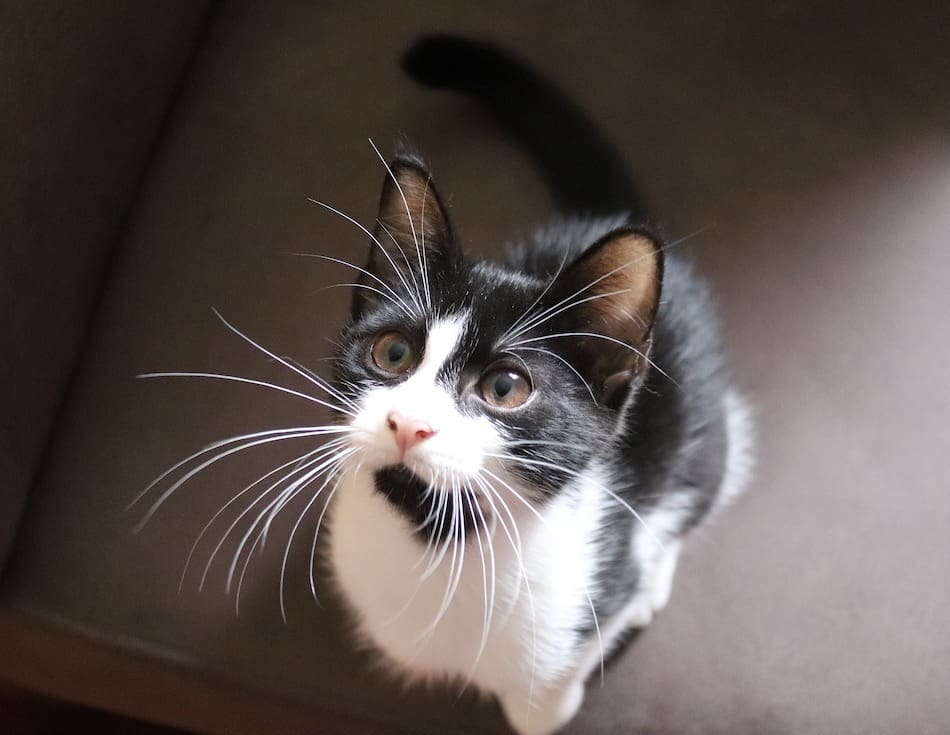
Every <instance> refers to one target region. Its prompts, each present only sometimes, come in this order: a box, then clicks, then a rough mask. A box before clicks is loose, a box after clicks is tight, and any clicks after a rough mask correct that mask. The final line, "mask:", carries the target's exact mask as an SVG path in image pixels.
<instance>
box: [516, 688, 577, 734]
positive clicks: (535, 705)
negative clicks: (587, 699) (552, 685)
mask: <svg viewBox="0 0 950 735" xmlns="http://www.w3.org/2000/svg"><path fill="white" fill-rule="evenodd" d="M499 699H500V700H501V708H502V710H504V712H505V717H506V718H508V724H509V725H511V727H512V729H513V730H515V732H517V733H518V735H550V733H553V732H556V731H557V730H560V729H561V728H562V727H564V725H566V724H567V723H568V722H569V721H570V720H571V719H572V718H573V717H574V715H576V714H577V710H579V709H580V706H581V703H582V702H583V701H584V685H583V684H582V683H581V682H574V683H572V684H570V685H569V686H567V687H564V688H563V689H558V690H556V691H554V692H548V693H546V694H535V695H534V697H533V701H532V702H531V703H530V704H529V702H528V694H527V692H524V691H517V692H509V693H507V694H503V695H501V696H500V697H499Z"/></svg>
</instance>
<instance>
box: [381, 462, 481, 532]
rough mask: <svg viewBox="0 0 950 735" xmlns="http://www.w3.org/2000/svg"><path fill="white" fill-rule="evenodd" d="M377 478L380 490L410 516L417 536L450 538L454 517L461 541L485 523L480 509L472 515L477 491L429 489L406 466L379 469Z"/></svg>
mask: <svg viewBox="0 0 950 735" xmlns="http://www.w3.org/2000/svg"><path fill="white" fill-rule="evenodd" d="M373 481H374V483H375V487H376V492H378V493H379V494H380V495H382V496H383V497H384V498H386V499H387V500H388V501H389V502H390V504H392V506H393V507H394V508H395V509H396V510H397V511H399V512H400V513H402V514H403V515H404V516H406V518H407V519H408V520H409V522H410V523H411V524H412V526H413V529H414V531H415V533H416V535H417V536H419V537H421V538H423V539H425V540H427V541H428V540H429V539H433V540H435V541H440V542H441V541H445V540H446V539H448V538H449V537H450V536H451V535H452V532H453V519H455V520H454V531H455V535H456V536H457V537H458V539H459V540H460V541H464V540H466V539H467V538H468V537H469V534H474V532H475V529H476V527H483V526H484V522H483V520H482V518H481V516H479V515H478V512H477V511H476V512H475V518H473V517H472V508H474V507H475V504H476V502H477V500H476V498H475V496H474V494H473V493H470V492H469V493H468V495H467V497H466V496H465V495H464V493H466V492H467V491H464V490H463V491H462V493H463V495H461V496H459V495H458V494H456V493H451V492H449V491H447V490H445V489H444V488H439V487H437V488H433V489H432V490H429V491H428V492H427V488H428V487H429V484H428V483H427V482H426V481H425V480H423V479H421V478H420V477H419V476H418V475H416V474H415V473H413V472H412V471H411V470H410V469H409V468H408V467H406V466H405V465H401V464H400V465H393V466H391V467H384V468H383V469H381V470H377V471H376V473H375V475H374V477H373ZM459 506H461V507H459ZM470 506H471V507H470ZM482 515H484V516H485V521H487V520H488V515H487V513H486V512H485V511H484V510H483V511H482ZM459 521H461V528H459Z"/></svg>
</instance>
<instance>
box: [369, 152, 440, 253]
mask: <svg viewBox="0 0 950 735" xmlns="http://www.w3.org/2000/svg"><path fill="white" fill-rule="evenodd" d="M390 170H391V171H392V176H389V175H387V177H386V180H385V181H384V183H383V192H382V196H381V198H380V203H379V221H380V222H381V223H382V224H383V225H384V226H385V227H386V229H387V230H388V231H389V233H390V234H392V236H393V237H395V238H396V239H397V240H398V241H399V242H400V243H401V244H402V245H403V246H405V245H407V244H409V245H411V246H412V248H413V250H414V249H415V246H416V243H417V242H418V244H419V247H422V245H423V242H424V243H425V245H426V246H427V247H428V246H430V245H438V244H440V243H443V242H444V241H445V240H446V239H447V238H448V236H449V234H450V229H449V225H448V218H447V217H446V213H445V209H444V207H443V206H442V203H441V200H440V199H439V195H438V192H437V191H436V188H435V185H434V184H433V182H432V175H431V174H430V173H429V172H428V171H426V170H425V169H424V168H423V167H422V166H421V164H417V163H415V162H413V161H407V160H403V159H396V160H395V161H393V163H392V164H391V165H390Z"/></svg>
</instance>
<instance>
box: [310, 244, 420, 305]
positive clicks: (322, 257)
mask: <svg viewBox="0 0 950 735" xmlns="http://www.w3.org/2000/svg"><path fill="white" fill-rule="evenodd" d="M380 247H382V246H380ZM291 255H299V256H300V257H302V258H319V259H320V260H329V261H330V262H331V263H339V264H340V265H345V266H346V267H348V268H352V269H353V270H357V271H359V272H360V273H363V274H364V275H367V276H369V277H370V278H372V279H373V280H374V281H376V282H377V283H378V284H379V285H380V286H382V287H383V288H385V289H386V291H388V292H389V293H390V295H391V298H390V297H387V298H389V299H390V301H393V302H394V303H397V304H399V305H400V306H402V307H403V309H405V311H406V313H407V314H409V316H411V317H414V316H416V313H415V312H414V311H412V309H411V308H409V305H408V304H406V302H405V300H404V299H403V298H402V297H401V296H400V295H399V294H398V293H396V291H394V290H393V287H392V286H390V285H389V284H388V283H386V281H384V280H383V279H382V278H380V277H379V276H377V275H375V274H373V273H370V272H369V271H368V270H366V269H365V268H361V267H360V266H358V265H354V264H353V263H351V262H349V261H348V260H342V259H341V258H333V257H331V256H329V255H318V254H316V253H291ZM400 275H402V274H400ZM347 285H350V286H354V285H357V284H347ZM403 285H404V286H405V287H406V290H407V291H410V292H411V289H410V288H409V286H408V284H406V282H405V281H403ZM379 293H381V292H379Z"/></svg>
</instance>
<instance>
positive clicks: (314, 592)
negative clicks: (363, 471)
mask: <svg viewBox="0 0 950 735" xmlns="http://www.w3.org/2000/svg"><path fill="white" fill-rule="evenodd" d="M345 475H346V470H345V469H344V470H343V472H342V473H341V474H340V475H339V477H337V479H336V482H335V483H334V484H333V488H332V489H331V490H330V494H329V495H328V496H327V502H326V504H324V506H323V509H322V510H321V511H320V517H319V518H317V526H316V528H315V529H314V531H313V543H311V545H310V558H309V574H310V592H311V594H312V595H313V601H314V602H316V603H318V604H319V602H320V600H318V599H317V583H316V581H315V580H314V577H315V575H314V568H313V567H314V564H313V560H314V557H315V556H316V554H317V538H318V536H319V535H320V526H321V525H323V517H324V516H325V515H326V513H327V509H329V507H330V503H332V502H333V496H334V495H336V491H337V489H338V488H339V487H340V483H341V482H342V481H343V477H344V476H345Z"/></svg>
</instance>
